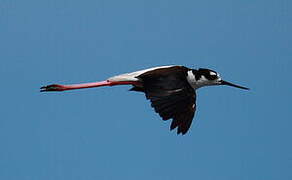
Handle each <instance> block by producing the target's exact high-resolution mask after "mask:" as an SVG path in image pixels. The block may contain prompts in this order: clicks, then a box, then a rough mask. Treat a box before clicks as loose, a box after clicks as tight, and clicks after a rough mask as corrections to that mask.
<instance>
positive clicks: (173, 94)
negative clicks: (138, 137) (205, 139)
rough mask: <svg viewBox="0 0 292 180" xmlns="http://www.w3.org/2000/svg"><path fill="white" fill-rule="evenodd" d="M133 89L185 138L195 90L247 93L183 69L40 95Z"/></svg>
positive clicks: (215, 76) (212, 74) (206, 73)
mask: <svg viewBox="0 0 292 180" xmlns="http://www.w3.org/2000/svg"><path fill="white" fill-rule="evenodd" d="M116 85H131V86H132V88H131V89H130V91H137V92H142V93H145V96H146V99H148V100H150V102H151V106H152V107H153V108H154V110H155V112H156V113H158V114H159V116H160V117H161V118H162V119H163V120H170V119H172V122H171V125H170V130H173V129H176V128H177V134H182V135H185V134H186V133H187V132H188V130H189V129H190V127H191V124H192V121H193V118H194V115H195V112H196V90H197V89H199V88H201V87H205V86H218V85H227V86H232V87H236V88H240V89H244V90H249V88H247V87H243V86H239V85H236V84H233V83H230V82H228V81H224V80H222V78H221V77H220V75H219V73H217V72H216V71H214V70H211V69H207V68H198V69H191V68H187V67H185V66H181V65H169V66H159V67H153V68H148V69H144V70H139V71H135V72H131V73H125V74H120V75H116V76H113V77H110V78H108V79H106V80H104V81H99V82H91V83H82V84H70V85H61V84H51V85H48V86H43V87H41V89H40V91H41V92H47V91H67V90H74V89H82V88H93V87H101V86H116Z"/></svg>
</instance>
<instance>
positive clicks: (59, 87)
mask: <svg viewBox="0 0 292 180" xmlns="http://www.w3.org/2000/svg"><path fill="white" fill-rule="evenodd" d="M138 84H139V82H137V81H109V80H106V81H100V82H92V83H84V84H70V85H61V84H51V85H48V86H43V87H41V92H44V91H67V90H73V89H83V88H93V87H101V86H116V85H138Z"/></svg>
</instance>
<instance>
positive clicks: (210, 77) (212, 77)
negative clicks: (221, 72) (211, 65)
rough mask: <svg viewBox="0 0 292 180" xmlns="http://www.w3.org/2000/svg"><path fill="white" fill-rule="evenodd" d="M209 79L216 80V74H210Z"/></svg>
mask: <svg viewBox="0 0 292 180" xmlns="http://www.w3.org/2000/svg"><path fill="white" fill-rule="evenodd" d="M209 79H210V80H216V79H218V76H217V75H210V76H209Z"/></svg>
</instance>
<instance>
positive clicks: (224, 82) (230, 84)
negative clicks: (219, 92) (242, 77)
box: [220, 80, 249, 90]
mask: <svg viewBox="0 0 292 180" xmlns="http://www.w3.org/2000/svg"><path fill="white" fill-rule="evenodd" d="M220 82H221V85H227V86H233V87H236V88H240V89H245V90H249V88H246V87H243V86H239V85H236V84H232V83H230V82H227V81H223V80H221V81H220Z"/></svg>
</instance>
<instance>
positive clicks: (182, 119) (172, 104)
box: [137, 66, 196, 134]
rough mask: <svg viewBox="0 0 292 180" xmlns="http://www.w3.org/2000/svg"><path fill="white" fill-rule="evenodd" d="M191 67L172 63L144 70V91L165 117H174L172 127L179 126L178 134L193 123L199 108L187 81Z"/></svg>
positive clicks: (154, 106)
mask: <svg viewBox="0 0 292 180" xmlns="http://www.w3.org/2000/svg"><path fill="white" fill-rule="evenodd" d="M187 71H188V69H187V68H186V67H183V66H173V67H168V68H161V69H156V70H153V71H148V72H146V73H144V74H141V75H140V76H138V77H137V78H140V79H141V81H142V83H143V91H144V92H145V94H146V98H147V99H149V100H150V101H151V106H152V107H153V108H154V109H155V112H157V113H159V115H160V116H161V117H162V119H163V120H168V119H173V120H172V123H171V126H170V129H171V130H172V129H174V128H176V127H177V134H180V133H182V134H185V133H186V132H187V131H188V130H189V128H190V126H191V123H192V120H193V117H194V114H195V110H196V94H195V91H194V89H193V88H192V87H191V86H190V84H189V83H188V82H187V79H186V76H187Z"/></svg>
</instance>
